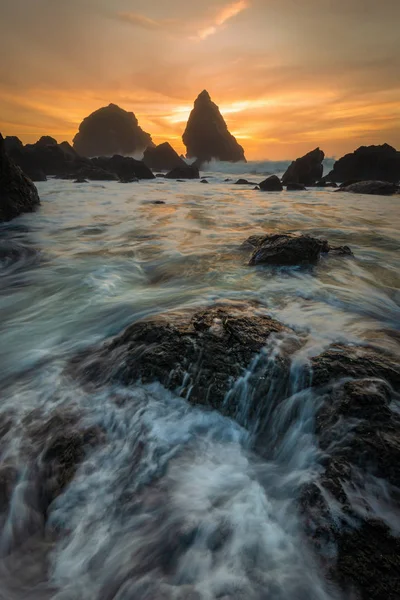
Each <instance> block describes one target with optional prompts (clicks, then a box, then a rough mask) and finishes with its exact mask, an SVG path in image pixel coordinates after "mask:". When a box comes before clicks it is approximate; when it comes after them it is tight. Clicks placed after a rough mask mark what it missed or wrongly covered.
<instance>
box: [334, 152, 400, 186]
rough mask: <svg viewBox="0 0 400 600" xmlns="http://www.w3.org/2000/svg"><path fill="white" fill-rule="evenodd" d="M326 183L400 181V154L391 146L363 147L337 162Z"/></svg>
mask: <svg viewBox="0 0 400 600" xmlns="http://www.w3.org/2000/svg"><path fill="white" fill-rule="evenodd" d="M324 179H325V180H326V181H335V182H337V183H338V182H343V181H347V180H356V181H371V180H378V181H390V182H392V183H398V182H399V181H400V152H399V151H397V150H396V149H395V148H393V147H392V146H389V144H382V145H381V146H361V147H360V148H358V149H357V150H355V151H354V152H352V153H350V154H346V155H345V156H343V157H342V158H340V159H339V160H338V161H336V162H335V164H334V166H333V169H332V171H331V172H330V173H328V175H327V176H326V177H324Z"/></svg>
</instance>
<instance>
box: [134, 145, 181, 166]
mask: <svg viewBox="0 0 400 600" xmlns="http://www.w3.org/2000/svg"><path fill="white" fill-rule="evenodd" d="M143 162H144V164H145V165H147V166H148V167H149V168H150V169H153V171H172V169H176V168H181V167H185V166H186V163H185V161H184V160H183V159H182V158H181V157H180V156H179V154H178V153H177V152H176V151H175V150H174V149H173V147H172V146H171V144H169V143H168V142H164V143H163V144H159V145H158V146H156V147H155V148H154V147H150V148H146V150H145V152H144V155H143Z"/></svg>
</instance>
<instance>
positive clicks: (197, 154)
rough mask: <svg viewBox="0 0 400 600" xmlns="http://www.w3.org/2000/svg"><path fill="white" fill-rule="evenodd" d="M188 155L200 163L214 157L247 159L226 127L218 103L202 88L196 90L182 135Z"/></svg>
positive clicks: (236, 159)
mask: <svg viewBox="0 0 400 600" xmlns="http://www.w3.org/2000/svg"><path fill="white" fill-rule="evenodd" d="M182 139H183V143H184V144H185V146H186V148H187V153H186V156H187V158H197V159H198V160H199V161H200V163H204V162H209V161H210V160H212V159H213V158H215V159H217V160H224V161H229V162H239V161H244V162H245V161H246V159H245V156H244V150H243V148H242V146H240V145H239V144H238V142H237V141H236V139H235V138H234V137H233V135H231V134H230V133H229V131H228V128H227V126H226V123H225V121H224V118H223V117H222V115H221V113H220V112H219V109H218V106H217V105H216V104H214V102H212V101H211V98H210V95H209V93H208V92H207V91H206V90H204V91H203V92H201V94H199V96H198V97H197V99H196V100H195V103H194V108H193V110H192V112H191V113H190V117H189V120H188V122H187V125H186V129H185V132H184V134H183V136H182Z"/></svg>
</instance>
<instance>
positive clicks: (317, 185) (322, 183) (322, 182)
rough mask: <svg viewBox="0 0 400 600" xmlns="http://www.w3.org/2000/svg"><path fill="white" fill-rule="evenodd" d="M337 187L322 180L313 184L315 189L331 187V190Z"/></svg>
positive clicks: (335, 184)
mask: <svg viewBox="0 0 400 600" xmlns="http://www.w3.org/2000/svg"><path fill="white" fill-rule="evenodd" d="M337 186H338V185H337V183H335V182H334V181H324V180H323V179H320V180H319V181H317V183H316V184H315V187H333V188H336V187H337Z"/></svg>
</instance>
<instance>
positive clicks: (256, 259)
mask: <svg viewBox="0 0 400 600" xmlns="http://www.w3.org/2000/svg"><path fill="white" fill-rule="evenodd" d="M243 247H245V248H250V249H253V250H254V251H253V254H252V256H251V258H250V262H249V265H260V264H267V265H281V266H285V265H286V266H290V265H301V264H314V263H316V262H317V261H318V259H319V257H320V256H321V254H327V253H328V252H331V253H333V254H336V255H339V256H340V255H342V256H345V255H347V256H351V255H352V252H351V250H350V248H349V247H348V246H339V247H331V246H329V244H328V242H327V241H326V240H321V239H319V238H313V237H311V236H308V235H293V234H287V233H283V234H282V233H276V234H271V235H253V236H250V237H249V238H248V239H247V240H246V241H245V242H244V244H243Z"/></svg>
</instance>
